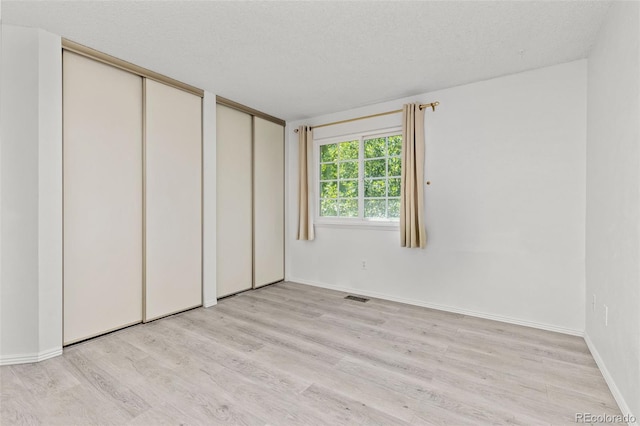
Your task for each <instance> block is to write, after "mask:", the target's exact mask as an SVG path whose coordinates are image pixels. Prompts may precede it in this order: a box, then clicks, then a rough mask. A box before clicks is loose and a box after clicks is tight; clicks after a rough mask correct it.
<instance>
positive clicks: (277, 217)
mask: <svg viewBox="0 0 640 426" xmlns="http://www.w3.org/2000/svg"><path fill="white" fill-rule="evenodd" d="M253 181H254V187H253V188H254V190H253V193H254V199H253V203H254V222H253V223H254V274H255V275H254V277H255V281H254V288H257V287H260V286H263V285H266V284H271V283H274V282H277V281H282V280H283V279H284V128H283V127H282V126H281V125H279V124H275V123H272V122H271V121H267V120H264V119H262V118H259V117H255V118H254V180H253Z"/></svg>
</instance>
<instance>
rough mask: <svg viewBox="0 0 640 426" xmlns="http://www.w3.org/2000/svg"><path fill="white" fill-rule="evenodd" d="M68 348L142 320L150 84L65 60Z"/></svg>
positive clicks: (82, 59) (70, 55)
mask: <svg viewBox="0 0 640 426" xmlns="http://www.w3.org/2000/svg"><path fill="white" fill-rule="evenodd" d="M63 110H64V144H63V161H64V171H63V175H64V337H63V341H64V344H70V343H73V342H77V341H79V340H83V339H87V338H89V337H93V336H96V335H99V334H102V333H106V332H108V331H111V330H114V329H117V328H120V327H124V326H127V325H130V324H134V323H138V322H140V321H141V320H142V78H141V77H138V76H136V75H133V74H130V73H128V72H126V71H122V70H119V69H117V68H114V67H111V66H109V65H105V64H102V63H100V62H96V61H93V60H91V59H87V58H85V57H82V56H79V55H76V54H74V53H70V52H64V54H63Z"/></svg>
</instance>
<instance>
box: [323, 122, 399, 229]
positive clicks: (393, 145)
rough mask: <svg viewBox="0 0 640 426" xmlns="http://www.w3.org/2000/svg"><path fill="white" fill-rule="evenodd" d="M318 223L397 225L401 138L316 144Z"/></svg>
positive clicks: (386, 136)
mask: <svg viewBox="0 0 640 426" xmlns="http://www.w3.org/2000/svg"><path fill="white" fill-rule="evenodd" d="M316 144H317V151H316V153H317V163H316V164H317V165H318V168H317V171H318V172H317V176H318V180H317V182H318V188H317V189H318V192H317V193H318V194H319V196H318V203H317V216H318V223H358V222H368V223H372V222H385V223H389V222H391V223H393V222H397V221H398V219H399V217H400V174H401V170H402V169H401V164H402V163H401V158H400V155H401V152H402V135H401V131H400V130H399V129H396V130H394V131H390V132H384V133H375V134H360V135H351V136H348V137H342V138H331V139H323V140H317V141H316Z"/></svg>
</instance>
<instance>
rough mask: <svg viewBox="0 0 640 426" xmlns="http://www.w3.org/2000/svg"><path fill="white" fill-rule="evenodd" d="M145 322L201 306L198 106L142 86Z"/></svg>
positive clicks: (173, 92) (194, 99) (162, 88)
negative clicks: (143, 91)
mask: <svg viewBox="0 0 640 426" xmlns="http://www.w3.org/2000/svg"><path fill="white" fill-rule="evenodd" d="M145 102H146V103H145V218H146V223H145V225H146V226H145V253H146V265H145V316H144V319H145V321H150V320H152V319H155V318H159V317H162V316H165V315H169V314H172V313H175V312H179V311H183V310H186V309H189V308H192V307H195V306H200V305H201V304H202V101H201V98H200V97H198V96H195V95H192V94H190V93H187V92H184V91H182V90H179V89H176V88H173V87H170V86H167V85H164V84H162V83H158V82H155V81H153V80H149V79H146V80H145Z"/></svg>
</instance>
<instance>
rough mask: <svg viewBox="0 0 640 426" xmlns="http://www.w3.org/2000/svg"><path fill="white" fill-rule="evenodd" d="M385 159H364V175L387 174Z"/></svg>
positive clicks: (377, 175)
mask: <svg viewBox="0 0 640 426" xmlns="http://www.w3.org/2000/svg"><path fill="white" fill-rule="evenodd" d="M385 163H386V160H385V159H382V160H365V162H364V175H365V177H385V176H386V175H387V170H386V164H385Z"/></svg>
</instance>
